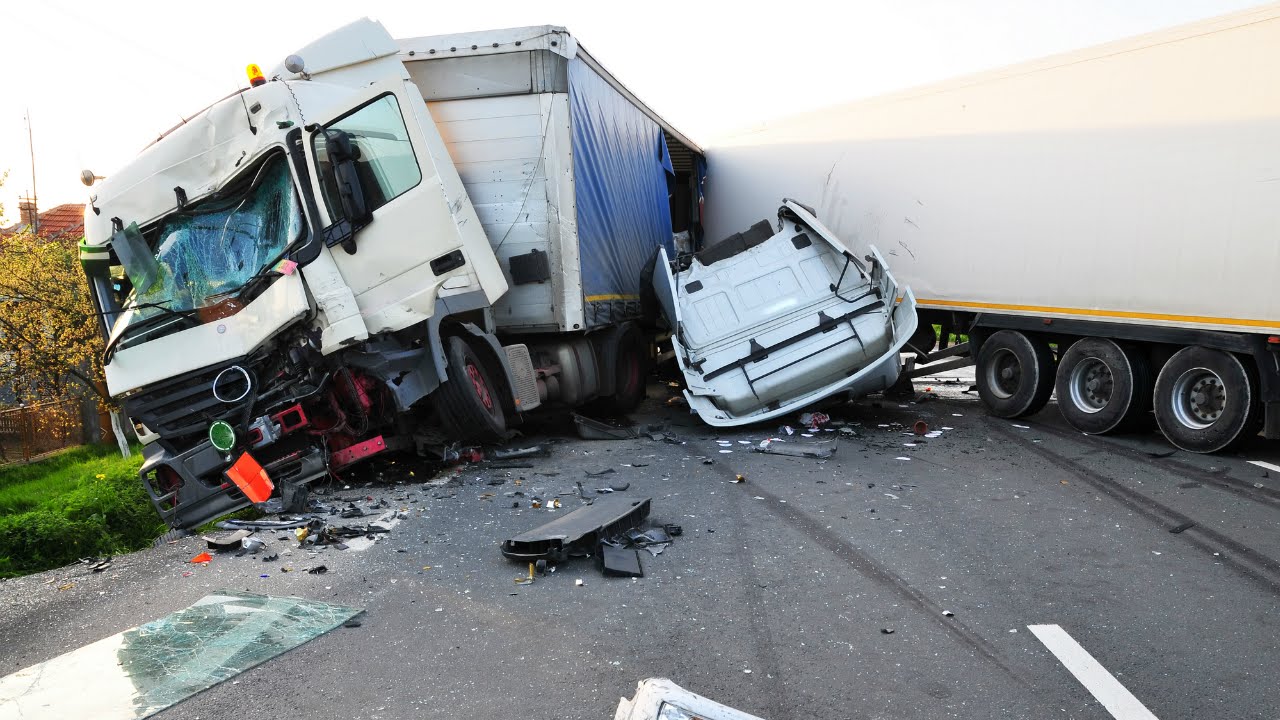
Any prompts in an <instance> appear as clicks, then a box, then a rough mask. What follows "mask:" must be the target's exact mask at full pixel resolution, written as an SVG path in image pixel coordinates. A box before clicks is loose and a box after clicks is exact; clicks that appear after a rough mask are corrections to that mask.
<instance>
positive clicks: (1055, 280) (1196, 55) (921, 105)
mask: <svg viewBox="0 0 1280 720" xmlns="http://www.w3.org/2000/svg"><path fill="white" fill-rule="evenodd" d="M1277 63H1280V6H1278V5H1276V4H1272V5H1267V6H1264V7H1260V8H1257V9H1253V10H1248V11H1245V12H1240V13H1236V14H1233V15H1228V16H1224V17H1220V18H1214V19H1211V20H1206V21H1203V22H1198V23H1195V24H1191V25H1187V26H1183V27H1178V28H1173V29H1169V30H1165V31H1161V32H1156V33H1153V34H1149V35H1144V36H1141V37H1136V38H1132V39H1128V40H1123V41H1119V42H1115V43H1111V44H1107V45H1103V46H1100V47H1095V48H1090V49H1087V50H1082V51H1079V52H1072V53H1067V54H1065V55H1059V56H1054V57H1049V58H1045V59H1043V60H1037V61H1033V62H1028V63H1024V64H1020V65H1016V66H1013V67H1008V68H1003V69H1000V70H994V71H991V72H984V73H980V74H977V75H973V76H969V77H963V78H959V79H956V80H953V81H949V82H943V83H941V84H937V85H931V86H928V87H922V88H916V89H913V90H909V91H906V92H901V93H898V94H894V95H890V96H887V97H881V98H876V99H871V100H865V101H859V102H854V103H850V104H845V105H840V106H837V107H832V108H828V109H824V110H818V111H814V112H809V113H806V114H803V115H799V116H796V117H791V118H788V119H785V120H781V121H778V122H771V123H766V124H764V125H762V126H760V127H757V128H754V129H752V130H749V131H745V132H742V133H740V134H738V135H736V136H734V137H731V138H729V139H727V140H725V141H723V142H720V143H717V144H715V145H713V146H712V147H711V148H710V149H709V150H708V162H709V180H708V189H707V204H706V210H707V221H706V225H707V230H708V235H709V237H713V238H714V237H717V236H719V235H720V234H723V233H727V232H731V231H732V230H733V229H734V228H736V227H738V226H741V225H742V224H743V223H745V222H749V220H750V219H751V218H752V217H753V216H754V213H755V212H756V208H758V207H759V206H760V203H762V202H765V201H766V200H767V199H768V198H771V197H774V196H776V195H777V194H778V193H780V192H783V191H785V192H787V193H791V194H793V196H795V197H798V198H799V199H801V200H804V201H806V202H809V203H812V204H813V205H814V206H815V208H816V210H817V215H818V217H819V218H821V219H822V221H823V222H825V223H826V224H827V225H828V226H829V227H830V228H831V229H832V230H833V231H834V232H835V233H836V234H838V235H840V236H842V237H844V238H846V239H848V240H850V241H851V242H853V243H855V244H857V245H866V244H869V243H875V244H877V245H879V246H880V248H881V249H882V250H883V251H884V252H885V254H886V256H887V259H888V260H889V262H890V263H892V264H893V268H894V273H895V275H897V277H898V278H899V279H900V280H901V281H902V282H903V283H904V284H909V285H910V286H911V287H912V288H914V290H915V292H916V295H917V299H918V303H919V308H920V310H921V320H922V322H921V323H920V327H921V333H920V335H919V336H918V337H917V338H916V340H915V341H913V342H912V346H913V347H914V348H916V349H917V350H919V351H920V352H919V355H918V362H919V363H921V364H924V365H925V366H924V367H923V368H921V370H920V372H922V373H923V372H933V371H934V369H936V368H938V367H940V366H944V365H943V364H942V363H941V362H935V361H941V360H942V359H944V358H955V357H957V356H963V357H960V359H958V360H956V359H949V360H947V362H946V365H950V366H954V365H958V364H963V363H965V362H966V361H967V362H976V364H977V371H976V374H977V383H978V389H979V392H980V395H981V397H982V399H983V401H984V402H985V403H986V405H987V406H988V407H989V408H990V410H991V411H992V412H993V413H994V414H996V415H999V416H1002V417H1018V416H1023V415H1027V414H1030V413H1034V412H1036V411H1038V410H1040V409H1041V408H1042V407H1043V406H1044V405H1045V403H1046V402H1047V401H1048V399H1049V397H1050V394H1051V393H1052V392H1053V391H1054V390H1055V387H1056V392H1057V400H1058V407H1059V409H1060V410H1061V411H1062V413H1063V414H1064V416H1065V417H1066V419H1067V420H1068V421H1069V422H1071V424H1072V425H1074V426H1075V427H1076V428H1078V429H1080V430H1082V431H1084V432H1087V433H1108V432H1115V431H1120V430H1123V429H1126V428H1133V427H1136V426H1140V425H1143V424H1144V423H1145V421H1147V420H1148V419H1149V418H1151V416H1152V412H1151V411H1152V409H1154V418H1155V420H1156V421H1157V423H1158V425H1159V427H1160V429H1161V430H1162V431H1163V432H1164V434H1165V435H1166V436H1167V437H1168V438H1169V440H1170V441H1171V442H1173V443H1174V444H1175V445H1177V446H1179V447H1181V448H1184V449H1187V450H1192V451H1197V452H1210V451H1217V450H1221V449H1224V448H1227V447H1229V446H1231V445H1233V444H1234V443H1237V442H1240V441H1242V440H1244V439H1247V438H1249V437H1252V436H1254V435H1256V433H1257V431H1258V430H1259V428H1260V427H1261V426H1262V425H1263V420H1264V419H1265V431H1264V434H1265V435H1266V437H1268V438H1276V437H1280V371H1278V368H1280V363H1278V362H1277V355H1276V349H1277V348H1278V347H1280V293H1277V292H1276V291H1275V289H1274V287H1275V283H1274V280H1273V278H1272V272H1273V271H1274V269H1275V268H1276V267H1277V261H1278V260H1280V245H1278V244H1277V243H1276V237H1277V236H1278V235H1280V87H1277V86H1276V84H1275V82H1274V81H1273V78H1272V75H1273V68H1274V67H1275V66H1276V64H1277ZM932 325H940V326H942V328H943V329H944V330H946V331H949V332H956V333H967V334H968V336H969V339H970V342H969V344H968V345H967V346H963V347H960V348H958V349H957V348H946V345H945V343H946V338H947V333H945V332H944V334H943V335H942V339H941V342H942V345H941V348H946V349H945V350H943V349H941V348H940V349H939V350H935V349H934V348H935V341H936V340H937V338H935V337H934V334H933V332H932V327H931V326H932ZM926 363H927V364H926Z"/></svg>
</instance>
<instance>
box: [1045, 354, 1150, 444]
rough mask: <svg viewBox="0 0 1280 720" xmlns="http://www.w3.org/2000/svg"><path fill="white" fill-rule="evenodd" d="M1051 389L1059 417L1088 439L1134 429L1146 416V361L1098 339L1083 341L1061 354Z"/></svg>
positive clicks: (1147, 389)
mask: <svg viewBox="0 0 1280 720" xmlns="http://www.w3.org/2000/svg"><path fill="white" fill-rule="evenodd" d="M1055 389H1056V390H1057V393H1058V410H1059V411H1060V412H1061V413H1062V417H1063V418H1065V419H1066V421H1067V422H1068V423H1070V424H1071V426H1072V427H1074V428H1075V429H1077V430H1079V431H1080V432H1083V433H1088V434H1090V435H1105V434H1107V433H1113V432H1122V431H1126V430H1133V429H1136V428H1138V427H1140V426H1141V425H1142V422H1143V420H1145V419H1146V418H1147V415H1148V413H1149V412H1150V410H1151V393H1152V378H1151V368H1150V364H1149V363H1148V362H1147V359H1146V357H1145V356H1143V355H1142V354H1141V353H1138V352H1136V351H1135V350H1132V349H1127V348H1122V347H1121V346H1119V345H1117V344H1116V343H1115V342H1113V341H1111V340H1106V339H1103V338H1083V339H1081V340H1078V341H1076V342H1075V343H1074V344H1072V345H1071V347H1070V348H1068V349H1067V351H1066V352H1064V353H1063V354H1062V357H1060V358H1059V359H1058V373H1057V382H1056V383H1055Z"/></svg>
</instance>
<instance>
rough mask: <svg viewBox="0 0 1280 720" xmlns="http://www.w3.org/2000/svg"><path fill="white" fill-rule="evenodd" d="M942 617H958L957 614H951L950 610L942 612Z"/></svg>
mask: <svg viewBox="0 0 1280 720" xmlns="http://www.w3.org/2000/svg"><path fill="white" fill-rule="evenodd" d="M942 616H943V617H955V616H956V614H955V613H953V612H951V611H950V610H943V611H942Z"/></svg>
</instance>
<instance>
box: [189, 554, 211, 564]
mask: <svg viewBox="0 0 1280 720" xmlns="http://www.w3.org/2000/svg"><path fill="white" fill-rule="evenodd" d="M212 561H213V556H212V555H210V554H209V553H207V552H202V553H200V554H199V555H197V556H195V557H193V558H191V562H192V563H193V564H204V563H207V562H212Z"/></svg>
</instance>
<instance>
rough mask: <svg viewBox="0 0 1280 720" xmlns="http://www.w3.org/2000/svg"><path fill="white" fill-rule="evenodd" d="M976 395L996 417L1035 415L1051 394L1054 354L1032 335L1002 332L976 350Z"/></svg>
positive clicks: (1047, 345)
mask: <svg viewBox="0 0 1280 720" xmlns="http://www.w3.org/2000/svg"><path fill="white" fill-rule="evenodd" d="M977 364H978V369H977V380H978V396H979V397H981V398H982V402H984V403H986V405H987V408H989V409H990V410H991V413H992V414H993V415H995V416H997V417H1002V418H1017V417H1023V416H1025V415H1031V414H1033V413H1035V412H1038V411H1039V410H1040V409H1041V408H1043V407H1044V406H1045V403H1047V402H1049V396H1050V395H1052V394H1053V351H1052V350H1050V349H1049V344H1048V343H1046V342H1045V341H1044V340H1043V339H1041V338H1039V337H1036V336H1034V335H1026V334H1024V333H1020V332H1018V331H1016V330H1001V331H999V332H997V333H995V334H993V335H991V336H990V337H988V338H986V339H985V340H983V342H982V349H981V350H980V351H978V363H977Z"/></svg>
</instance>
